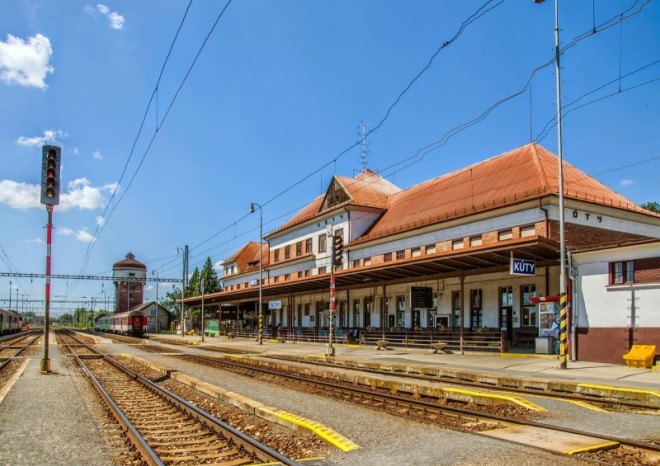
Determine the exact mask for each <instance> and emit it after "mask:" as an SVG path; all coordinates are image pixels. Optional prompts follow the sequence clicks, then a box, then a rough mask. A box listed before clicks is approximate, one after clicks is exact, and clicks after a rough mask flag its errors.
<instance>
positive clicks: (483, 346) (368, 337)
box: [220, 327, 507, 352]
mask: <svg viewBox="0 0 660 466" xmlns="http://www.w3.org/2000/svg"><path fill="white" fill-rule="evenodd" d="M220 335H221V336H226V337H229V338H246V339H255V340H256V339H257V337H258V335H259V332H258V330H257V329H256V328H242V329H221V330H220ZM263 335H264V339H277V340H280V341H282V342H290V343H296V342H309V343H327V342H328V340H329V336H330V331H329V329H327V328H299V329H288V328H279V329H278V328H275V329H273V328H272V327H265V328H264V330H263ZM332 340H333V342H334V343H338V344H355V345H367V346H374V347H379V346H381V347H383V346H387V347H392V348H418V349H434V345H435V346H436V347H437V346H441V347H442V348H443V349H444V350H445V351H449V352H471V351H474V352H502V351H506V349H507V343H506V338H505V334H504V333H503V332H501V331H499V330H476V331H473V330H467V329H464V330H463V331H462V332H461V331H460V329H447V330H435V329H427V330H405V329H404V330H385V331H383V330H381V329H373V330H365V329H345V328H339V329H333V335H332ZM436 343H441V344H442V345H436Z"/></svg>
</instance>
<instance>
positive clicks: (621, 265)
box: [610, 261, 635, 285]
mask: <svg viewBox="0 0 660 466" xmlns="http://www.w3.org/2000/svg"><path fill="white" fill-rule="evenodd" d="M634 281H635V267H634V265H633V261H626V262H612V263H611V264H610V283H611V284H613V285H620V284H622V283H632V282H634Z"/></svg>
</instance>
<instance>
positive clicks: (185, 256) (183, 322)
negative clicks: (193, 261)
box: [176, 245, 188, 338]
mask: <svg viewBox="0 0 660 466" xmlns="http://www.w3.org/2000/svg"><path fill="white" fill-rule="evenodd" d="M179 251H182V252H183V277H182V280H181V337H182V338H183V337H184V336H185V335H186V333H185V330H186V316H185V307H184V304H183V300H184V298H185V296H186V278H187V276H188V245H186V246H184V247H183V249H181V248H176V253H177V254H179Z"/></svg>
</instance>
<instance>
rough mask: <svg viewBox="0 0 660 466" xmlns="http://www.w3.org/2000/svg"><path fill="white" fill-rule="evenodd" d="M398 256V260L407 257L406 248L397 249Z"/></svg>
mask: <svg viewBox="0 0 660 466" xmlns="http://www.w3.org/2000/svg"><path fill="white" fill-rule="evenodd" d="M396 258H397V260H399V259H405V258H406V251H405V250H400V251H397V252H396Z"/></svg>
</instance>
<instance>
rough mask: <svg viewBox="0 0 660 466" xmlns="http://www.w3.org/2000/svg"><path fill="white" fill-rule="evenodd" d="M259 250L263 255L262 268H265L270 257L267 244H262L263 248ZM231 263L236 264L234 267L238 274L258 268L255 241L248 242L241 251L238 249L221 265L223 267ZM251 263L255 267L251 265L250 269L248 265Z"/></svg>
mask: <svg viewBox="0 0 660 466" xmlns="http://www.w3.org/2000/svg"><path fill="white" fill-rule="evenodd" d="M261 249H262V253H263V261H262V267H267V266H268V262H269V257H270V252H269V248H268V243H263V247H262V248H261ZM231 262H235V263H236V267H237V268H238V273H243V272H246V271H247V270H250V269H254V268H255V267H258V266H259V265H258V264H259V243H258V242H256V241H250V242H249V243H247V244H246V245H245V246H243V247H242V248H241V249H239V250H238V251H237V252H236V253H234V254H233V255H232V256H230V257H229V258H228V259H226V260H225V261H224V262H223V263H222V264H223V265H225V264H229V263H231ZM251 263H256V264H257V265H256V266H254V265H253V266H252V267H250V265H249V264H251Z"/></svg>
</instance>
